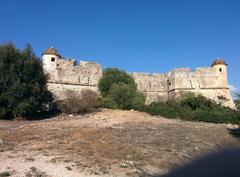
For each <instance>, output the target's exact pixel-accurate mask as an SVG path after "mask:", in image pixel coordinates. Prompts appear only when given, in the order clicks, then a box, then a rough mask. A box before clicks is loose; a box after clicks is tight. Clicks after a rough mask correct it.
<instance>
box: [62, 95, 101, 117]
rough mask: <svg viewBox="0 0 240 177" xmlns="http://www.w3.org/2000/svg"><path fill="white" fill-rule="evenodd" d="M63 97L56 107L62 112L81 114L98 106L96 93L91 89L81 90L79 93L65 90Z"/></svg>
mask: <svg viewBox="0 0 240 177" xmlns="http://www.w3.org/2000/svg"><path fill="white" fill-rule="evenodd" d="M64 96H65V99H64V100H60V101H58V108H59V109H60V111H61V112H63V113H68V114H83V113H88V112H92V111H93V110H94V109H95V108H97V106H98V100H97V98H98V94H97V93H96V92H94V91H92V90H83V91H82V92H81V93H80V94H79V93H78V92H76V91H74V90H66V91H65V93H64Z"/></svg>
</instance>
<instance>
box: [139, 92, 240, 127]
mask: <svg viewBox="0 0 240 177" xmlns="http://www.w3.org/2000/svg"><path fill="white" fill-rule="evenodd" d="M140 111H146V112H148V113H150V114H152V115H161V116H164V117H169V118H179V119H183V120H189V121H204V122H214V123H233V124H238V123H239V122H240V113H239V112H238V111H235V110H232V109H230V108H227V107H223V106H221V105H219V104H217V103H216V102H214V101H212V100H209V99H207V98H205V97H203V96H201V95H197V96H195V95H193V94H186V95H182V96H181V97H180V98H179V99H177V100H176V101H171V102H166V103H162V102H154V103H151V104H150V105H148V106H145V109H142V110H140Z"/></svg>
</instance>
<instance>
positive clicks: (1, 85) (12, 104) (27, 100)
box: [0, 43, 52, 119]
mask: <svg viewBox="0 0 240 177" xmlns="http://www.w3.org/2000/svg"><path fill="white" fill-rule="evenodd" d="M46 82H47V78H46V76H45V75H44V72H43V68H42V63H41V61H40V60H39V58H38V57H36V56H35V54H34V53H33V50H32V48H31V46H30V45H29V44H28V45H27V46H26V47H25V49H23V50H18V49H17V48H16V47H15V46H14V45H13V44H11V43H7V44H3V45H0V118H5V119H10V118H14V117H22V116H25V117H26V116H30V115H32V114H35V113H39V112H42V111H45V110H47V109H48V108H49V106H50V104H51V103H52V95H51V93H50V92H49V91H48V90H47V86H46Z"/></svg>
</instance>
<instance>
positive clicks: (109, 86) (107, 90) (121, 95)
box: [99, 68, 145, 110]
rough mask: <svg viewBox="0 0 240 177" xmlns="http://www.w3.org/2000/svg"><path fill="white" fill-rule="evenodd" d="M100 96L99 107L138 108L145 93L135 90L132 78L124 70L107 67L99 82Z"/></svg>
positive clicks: (141, 104) (142, 104)
mask: <svg viewBox="0 0 240 177" xmlns="http://www.w3.org/2000/svg"><path fill="white" fill-rule="evenodd" d="M99 89H100V91H101V95H102V98H101V99H100V107H105V108H112V109H126V110H128V109H140V108H141V107H144V103H145V95H144V94H143V93H141V92H139V91H137V86H136V84H135V81H134V79H133V78H132V77H131V76H130V75H129V74H127V73H126V72H125V71H121V70H118V69H115V68H113V69H111V68H108V69H106V70H105V71H104V73H103V77H102V78H101V79H100V82H99Z"/></svg>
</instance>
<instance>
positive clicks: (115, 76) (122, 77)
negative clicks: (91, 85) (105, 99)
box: [98, 68, 135, 96]
mask: <svg viewBox="0 0 240 177" xmlns="http://www.w3.org/2000/svg"><path fill="white" fill-rule="evenodd" d="M120 82H121V83H125V84H127V85H128V84H130V85H134V84H135V81H134V79H133V78H132V77H131V76H130V75H129V74H127V73H126V72H125V71H121V70H119V69H117V68H107V69H105V70H104V72H103V77H102V78H101V79H100V81H99V84H98V88H99V90H100V92H101V95H102V96H107V94H108V92H109V90H110V88H111V86H112V84H117V83H120Z"/></svg>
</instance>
